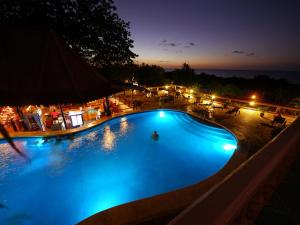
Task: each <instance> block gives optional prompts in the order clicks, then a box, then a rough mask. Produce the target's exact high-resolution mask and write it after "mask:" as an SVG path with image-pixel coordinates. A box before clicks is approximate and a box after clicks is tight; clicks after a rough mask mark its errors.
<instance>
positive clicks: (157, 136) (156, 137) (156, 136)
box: [152, 130, 159, 141]
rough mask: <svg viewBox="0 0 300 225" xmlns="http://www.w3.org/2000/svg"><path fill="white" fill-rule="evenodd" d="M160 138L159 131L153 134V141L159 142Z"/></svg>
mask: <svg viewBox="0 0 300 225" xmlns="http://www.w3.org/2000/svg"><path fill="white" fill-rule="evenodd" d="M158 138H159V135H158V133H157V131H156V130H155V131H154V132H153V134H152V139H153V140H155V141H157V140H158Z"/></svg>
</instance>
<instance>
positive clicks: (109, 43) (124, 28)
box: [0, 0, 136, 66]
mask: <svg viewBox="0 0 300 225" xmlns="http://www.w3.org/2000/svg"><path fill="white" fill-rule="evenodd" d="M0 23H1V25H7V24H9V25H19V26H23V25H27V26H28V25H29V26H45V27H49V28H51V29H53V30H55V31H56V32H57V33H58V34H60V35H61V36H62V37H63V39H64V40H65V41H66V42H67V44H68V45H69V46H70V47H72V48H73V49H75V50H76V51H77V52H79V53H80V54H81V55H83V56H84V57H86V58H87V59H88V60H89V61H90V62H91V63H92V64H94V65H97V66H99V65H100V66H103V65H110V64H114V63H131V62H132V59H133V58H134V57H136V55H135V54H134V53H133V52H132V51H131V50H130V48H132V47H133V40H132V39H131V38H130V32H129V23H128V22H125V21H124V20H122V19H121V18H120V17H119V16H118V14H117V13H116V7H115V6H114V3H113V1H112V0H80V1H73V0H47V1H41V0H2V1H1V7H0Z"/></svg>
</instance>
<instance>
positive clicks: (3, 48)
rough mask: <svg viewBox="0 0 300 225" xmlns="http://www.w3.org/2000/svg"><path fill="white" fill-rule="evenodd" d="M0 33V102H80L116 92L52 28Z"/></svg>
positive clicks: (0, 29) (11, 29)
mask: <svg viewBox="0 0 300 225" xmlns="http://www.w3.org/2000/svg"><path fill="white" fill-rule="evenodd" d="M0 33H1V35H0V105H27V104H60V103H80V102H86V101H89V100H94V99H97V98H100V97H104V96H106V95H110V94H112V93H114V92H115V91H116V90H115V89H113V88H111V86H110V83H109V82H108V81H107V80H106V79H105V78H104V77H102V76H101V75H99V74H98V73H97V72H96V71H95V70H94V69H93V68H92V67H91V66H90V65H88V64H87V63H86V62H85V61H84V60H83V59H81V58H80V57H79V56H78V55H77V54H76V53H75V52H73V50H72V49H70V48H69V47H67V46H66V45H65V43H64V42H63V41H62V39H61V38H60V37H58V35H57V34H56V33H54V32H53V31H49V30H47V29H44V28H20V27H18V28H15V27H0Z"/></svg>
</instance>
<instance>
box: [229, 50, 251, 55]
mask: <svg viewBox="0 0 300 225" xmlns="http://www.w3.org/2000/svg"><path fill="white" fill-rule="evenodd" d="M232 53H234V54H239V55H245V56H255V52H246V51H243V50H234V51H232Z"/></svg>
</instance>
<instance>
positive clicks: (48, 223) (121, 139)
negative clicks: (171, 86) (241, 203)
mask: <svg viewBox="0 0 300 225" xmlns="http://www.w3.org/2000/svg"><path fill="white" fill-rule="evenodd" d="M154 130H156V131H157V132H158V133H159V140H158V141H154V140H152V139H151V133H152V132H153V131H154ZM16 143H17V145H18V146H19V147H20V148H21V149H23V151H24V152H26V154H27V155H28V156H29V157H30V159H31V163H28V162H26V161H25V160H23V159H22V158H20V157H19V156H18V155H16V154H15V153H14V152H13V151H12V150H11V149H10V148H9V146H8V145H7V144H6V143H5V142H4V141H1V142H0V204H3V205H5V207H6V208H3V207H0V224H3V225H4V224H5V225H25V224H26V225H29V224H30V225H53V224H56V225H71V224H75V223H77V222H79V221H81V220H83V219H85V218H87V217H89V216H91V215H93V214H95V213H97V212H99V211H102V210H105V209H108V208H111V207H113V206H117V205H120V204H123V203H127V202H131V201H134V200H137V199H142V198H146V197H150V196H153V195H157V194H161V193H165V192H168V191H172V190H175V189H179V188H183V187H185V186H189V185H192V184H195V183H197V182H199V181H201V180H204V179H205V178H207V177H209V176H211V175H213V174H215V173H216V172H218V171H219V170H220V169H221V168H222V167H224V165H225V164H226V163H227V162H228V160H229V159H230V158H231V156H232V154H233V152H234V150H235V146H236V145H237V141H236V139H235V137H234V136H233V135H232V134H231V133H229V132H228V131H226V130H224V129H221V128H216V127H212V126H208V125H204V124H201V123H199V122H196V121H195V120H193V119H192V118H191V117H190V116H188V115H187V114H185V113H181V112H177V111H169V110H163V111H150V112H145V113H138V114H133V115H128V116H124V117H120V118H116V119H113V120H110V121H107V122H105V123H103V124H101V125H99V126H97V127H95V128H93V129H90V130H88V131H85V132H82V133H80V134H77V135H75V138H74V140H62V141H56V140H55V139H51V140H50V141H48V142H47V143H46V142H43V140H42V139H41V138H24V139H17V140H16Z"/></svg>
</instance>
